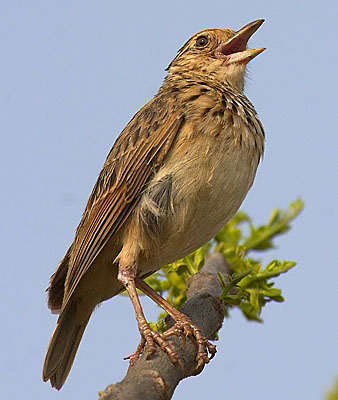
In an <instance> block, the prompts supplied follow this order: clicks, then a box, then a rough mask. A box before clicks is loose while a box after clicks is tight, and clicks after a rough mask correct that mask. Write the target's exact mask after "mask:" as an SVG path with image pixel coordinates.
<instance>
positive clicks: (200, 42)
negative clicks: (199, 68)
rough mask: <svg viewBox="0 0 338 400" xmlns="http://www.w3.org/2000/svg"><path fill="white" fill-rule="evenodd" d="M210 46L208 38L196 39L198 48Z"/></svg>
mask: <svg viewBox="0 0 338 400" xmlns="http://www.w3.org/2000/svg"><path fill="white" fill-rule="evenodd" d="M207 44H208V38H207V37H206V36H199V37H198V38H197V39H196V46H197V47H204V46H206V45H207Z"/></svg>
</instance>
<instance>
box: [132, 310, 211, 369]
mask: <svg viewBox="0 0 338 400" xmlns="http://www.w3.org/2000/svg"><path fill="white" fill-rule="evenodd" d="M178 314H179V315H177V320H176V323H175V325H174V326H172V327H171V328H169V329H168V330H167V331H165V332H164V333H158V332H154V331H153V330H152V329H151V328H150V327H149V325H148V324H144V325H143V324H142V326H139V330H140V333H141V341H140V343H139V345H138V346H137V349H136V351H135V353H133V354H132V355H131V356H129V357H127V358H129V360H130V366H131V367H132V366H133V365H134V364H135V362H136V361H137V360H138V359H139V358H140V356H141V354H142V353H143V352H144V349H145V347H146V345H147V348H146V350H147V354H146V358H147V359H148V358H150V357H151V356H152V355H153V354H154V353H155V351H156V345H158V346H159V347H160V348H161V350H163V351H164V352H165V353H166V354H168V356H169V358H170V360H171V362H172V363H173V364H178V365H179V366H180V367H181V369H182V370H184V367H183V363H182V361H181V360H180V358H179V356H178V354H177V353H176V351H174V350H173V348H172V346H171V345H170V344H169V343H168V341H167V338H168V337H170V336H173V335H176V336H181V337H183V340H184V342H185V340H186V338H187V337H193V338H195V340H196V343H197V354H196V362H197V365H196V367H195V372H199V371H200V370H201V369H202V368H203V367H204V365H205V364H208V363H209V361H210V360H211V359H212V358H213V357H214V356H215V354H216V346H214V345H213V344H211V343H210V342H209V341H208V339H207V338H206V337H204V336H203V335H202V334H201V331H200V329H199V328H198V327H197V326H196V325H195V324H194V323H193V322H192V321H191V320H190V318H188V317H187V316H186V315H184V314H182V313H179V312H178ZM209 355H210V356H209Z"/></svg>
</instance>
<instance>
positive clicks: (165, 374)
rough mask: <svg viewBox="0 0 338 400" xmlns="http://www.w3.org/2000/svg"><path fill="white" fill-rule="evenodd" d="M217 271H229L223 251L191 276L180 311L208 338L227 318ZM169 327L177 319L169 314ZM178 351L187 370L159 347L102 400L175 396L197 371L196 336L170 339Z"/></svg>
mask: <svg viewBox="0 0 338 400" xmlns="http://www.w3.org/2000/svg"><path fill="white" fill-rule="evenodd" d="M218 272H220V273H221V274H222V275H225V277H226V275H227V274H229V266H228V264H227V263H226V261H225V259H224V257H223V256H222V255H221V254H220V253H216V252H214V253H211V254H209V255H208V256H207V257H206V259H205V264H204V266H203V268H202V269H201V271H200V272H199V273H198V274H196V275H194V276H192V277H191V278H190V280H189V281H188V285H187V290H186V294H187V302H186V303H185V304H184V306H183V307H182V309H181V311H182V312H183V313H184V314H186V315H187V316H188V317H189V318H190V319H191V320H192V321H193V322H194V323H195V324H196V325H197V326H198V327H199V328H200V329H201V332H202V334H203V335H204V336H206V337H209V336H211V335H212V334H213V333H215V332H216V331H218V330H219V329H220V328H221V326H222V322H223V319H224V305H223V304H222V303H221V301H220V300H219V298H218V297H219V295H220V293H221V287H220V284H219V280H218V275H217V274H218ZM166 322H167V326H168V328H169V327H171V326H172V325H173V324H174V321H173V320H172V319H171V318H170V317H167V319H166ZM168 341H169V343H170V345H171V346H172V348H173V349H174V350H175V351H176V352H177V353H178V355H179V357H180V359H181V361H182V363H183V366H184V371H182V369H181V368H180V367H179V366H178V365H173V364H172V362H171V361H170V360H169V357H168V356H167V355H166V354H165V353H164V352H163V351H161V350H160V349H158V350H157V351H156V353H155V354H153V355H152V356H151V358H150V359H149V360H147V358H146V356H147V351H145V352H144V354H142V357H141V358H140V359H139V360H138V361H137V362H136V364H135V365H134V366H133V367H132V368H129V369H128V372H127V375H126V376H125V378H124V379H123V380H122V381H121V382H118V383H116V384H114V385H109V386H107V388H106V389H105V390H104V391H103V392H101V393H100V397H99V400H112V399H114V400H135V399H147V400H168V399H170V398H171V397H172V395H173V393H174V390H175V388H176V386H177V385H178V383H179V382H180V381H181V380H182V379H184V378H187V377H189V376H192V375H197V374H199V373H200V372H202V369H201V370H200V371H198V372H197V373H196V371H194V369H195V367H196V361H195V357H196V349H197V348H196V342H195V340H194V339H193V338H190V337H189V338H187V339H186V340H183V339H182V338H181V337H176V336H172V337H170V338H169V339H168Z"/></svg>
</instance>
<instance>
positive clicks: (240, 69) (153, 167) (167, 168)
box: [43, 19, 265, 390]
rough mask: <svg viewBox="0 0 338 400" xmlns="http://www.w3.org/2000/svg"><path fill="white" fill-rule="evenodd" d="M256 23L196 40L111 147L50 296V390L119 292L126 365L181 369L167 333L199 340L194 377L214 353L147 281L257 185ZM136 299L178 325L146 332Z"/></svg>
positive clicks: (220, 222) (260, 138) (209, 232)
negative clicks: (53, 317) (128, 320)
mask: <svg viewBox="0 0 338 400" xmlns="http://www.w3.org/2000/svg"><path fill="white" fill-rule="evenodd" d="M263 22H264V20H263V19H260V20H256V21H253V22H251V23H249V24H247V25H245V26H244V27H243V28H241V29H240V30H238V31H234V30H231V29H207V30H203V31H201V32H199V33H196V34H195V35H193V36H192V37H191V38H190V39H189V40H188V41H187V42H186V43H185V44H184V45H183V46H182V47H181V48H180V49H179V50H178V52H177V55H176V56H175V58H174V59H173V60H172V61H171V63H170V64H169V66H168V68H167V69H166V71H167V75H166V77H165V78H164V81H163V84H162V85H161V87H160V89H159V91H158V92H157V94H156V95H155V96H154V97H153V99H152V100H150V101H149V102H148V103H147V104H145V105H144V106H143V107H142V108H141V109H140V110H139V111H138V112H137V113H136V114H135V115H134V116H133V118H132V119H131V120H130V122H129V123H128V124H127V125H126V127H125V128H124V129H123V131H122V132H121V134H120V135H119V137H118V138H117V140H116V141H115V143H114V145H113V147H112V148H111V150H110V152H109V154H108V156H107V158H106V160H105V163H104V165H103V168H102V170H101V172H100V174H99V176H98V179H97V181H96V184H95V185H94V188H93V190H92V192H91V194H90V197H89V199H88V202H87V204H86V207H85V210H84V212H83V215H82V218H81V221H80V223H79V225H78V227H77V229H76V233H75V237H74V240H73V242H72V244H71V245H70V247H69V249H68V250H67V252H66V254H65V256H64V258H63V259H62V260H61V262H60V263H59V265H58V267H57V269H56V271H55V272H54V273H53V275H52V276H51V278H50V282H49V287H48V289H47V292H48V307H49V308H50V309H51V311H52V312H53V313H57V314H59V317H58V319H57V323H56V327H55V330H54V332H53V333H52V336H51V338H50V341H49V344H48V348H47V352H46V356H45V360H44V365H43V380H44V381H48V380H50V384H51V386H52V387H55V388H56V389H58V390H60V389H61V388H62V386H63V385H64V383H65V380H66V379H67V376H68V374H69V372H70V369H71V367H72V364H73V361H74V358H75V354H76V351H77V349H78V346H79V343H80V341H81V338H82V335H83V333H84V330H85V328H86V326H87V324H88V321H89V319H90V316H91V315H92V313H93V311H94V309H95V308H96V307H97V305H98V304H100V303H101V302H103V301H106V300H108V299H110V298H111V297H113V296H115V295H117V294H119V293H121V292H122V291H124V290H127V292H128V294H129V297H130V299H131V302H132V305H133V308H134V311H135V316H136V320H137V325H138V330H139V332H140V336H141V340H140V343H139V345H138V346H137V350H136V351H135V353H134V354H133V355H132V356H131V357H130V365H131V366H133V365H134V364H135V362H137V359H138V358H139V357H140V355H141V354H142V353H143V352H146V354H147V357H152V356H153V354H154V353H155V351H156V350H157V349H161V350H163V351H164V352H166V354H167V355H168V357H169V358H170V360H171V361H172V362H173V363H174V364H177V363H179V362H180V360H179V357H178V355H177V353H176V352H175V351H174V350H173V349H172V348H171V346H170V344H169V343H168V341H167V338H168V337H169V336H170V335H174V334H175V335H177V334H178V335H182V337H183V339H184V336H191V337H193V338H194V339H195V340H196V364H197V367H200V366H204V364H206V363H208V362H209V360H210V359H211V358H212V357H213V356H214V355H215V352H216V348H215V346H214V345H212V344H211V343H210V342H209V341H208V340H207V338H205V337H203V336H202V334H201V331H200V329H199V328H198V326H196V325H195V324H194V323H193V322H192V321H191V320H190V319H189V318H188V317H187V316H186V315H184V314H182V313H181V312H180V311H178V310H176V309H175V308H173V306H171V305H170V304H169V303H168V302H167V301H166V300H165V299H164V298H162V297H161V296H160V295H159V294H158V293H156V292H155V291H154V290H153V289H152V288H151V287H150V286H149V285H148V284H147V283H146V282H145V281H144V279H145V278H146V277H148V276H149V275H151V274H152V273H154V272H156V271H157V270H158V269H160V268H161V267H163V266H165V265H167V264H169V263H171V262H174V261H176V260H178V259H180V258H182V257H184V256H186V255H188V254H190V253H192V252H193V251H195V250H196V249H198V248H199V247H200V246H202V245H203V244H204V243H206V242H207V241H209V240H210V239H211V238H212V237H214V235H215V234H217V232H218V231H219V230H220V229H221V228H222V227H223V226H224V225H225V224H226V223H227V222H228V221H229V219H230V218H231V217H232V216H233V215H234V214H235V213H236V211H237V210H238V208H239V207H240V205H241V204H242V202H243V200H244V198H245V196H246V194H247V192H248V190H249V189H250V187H251V186H252V184H253V181H254V178H255V175H256V170H257V167H258V165H259V163H260V160H261V158H262V156H263V152H264V142H265V135H264V129H263V126H262V124H261V122H260V120H259V118H258V115H257V112H256V110H255V108H254V106H253V105H252V104H251V102H250V101H249V100H248V99H247V97H246V96H245V95H244V92H243V91H244V83H245V75H246V66H247V64H248V63H249V62H250V61H251V60H252V59H254V58H255V57H256V56H257V55H259V54H260V53H262V52H263V51H264V50H265V48H257V49H247V43H248V40H249V38H250V37H251V36H252V35H253V33H254V32H255V31H256V30H257V29H258V28H259V27H260V26H261V25H262V23H263ZM137 289H139V290H141V291H142V292H143V293H144V294H145V295H147V296H149V297H150V298H151V299H152V300H153V301H154V302H156V303H157V304H158V305H159V306H160V307H162V308H163V309H164V310H166V311H167V312H168V314H169V315H171V316H172V317H173V319H174V321H175V325H174V326H173V327H172V328H170V329H169V330H168V331H166V332H164V333H162V334H161V333H157V332H154V331H153V330H152V329H151V328H150V326H149V324H148V322H147V320H146V317H145V315H144V312H143V309H142V307H141V304H140V301H139V298H138V293H137Z"/></svg>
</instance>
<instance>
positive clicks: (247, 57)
mask: <svg viewBox="0 0 338 400" xmlns="http://www.w3.org/2000/svg"><path fill="white" fill-rule="evenodd" d="M263 22H264V19H258V20H257V21H253V22H250V24H248V25H245V26H244V27H243V28H242V29H240V30H239V31H238V32H237V33H236V34H235V36H233V37H232V38H231V39H229V40H227V41H226V42H223V43H221V44H220V46H218V47H217V49H216V50H215V57H216V58H218V59H221V60H223V64H227V65H228V64H233V63H240V64H247V63H248V62H249V61H251V60H252V59H253V58H255V57H256V56H258V54H260V53H262V51H264V50H265V47H262V48H259V49H251V50H246V46H247V43H248V40H249V39H250V37H251V36H252V35H253V34H254V33H255V32H256V31H257V29H258V28H259V27H260V26H261V25H262V23H263Z"/></svg>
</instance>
